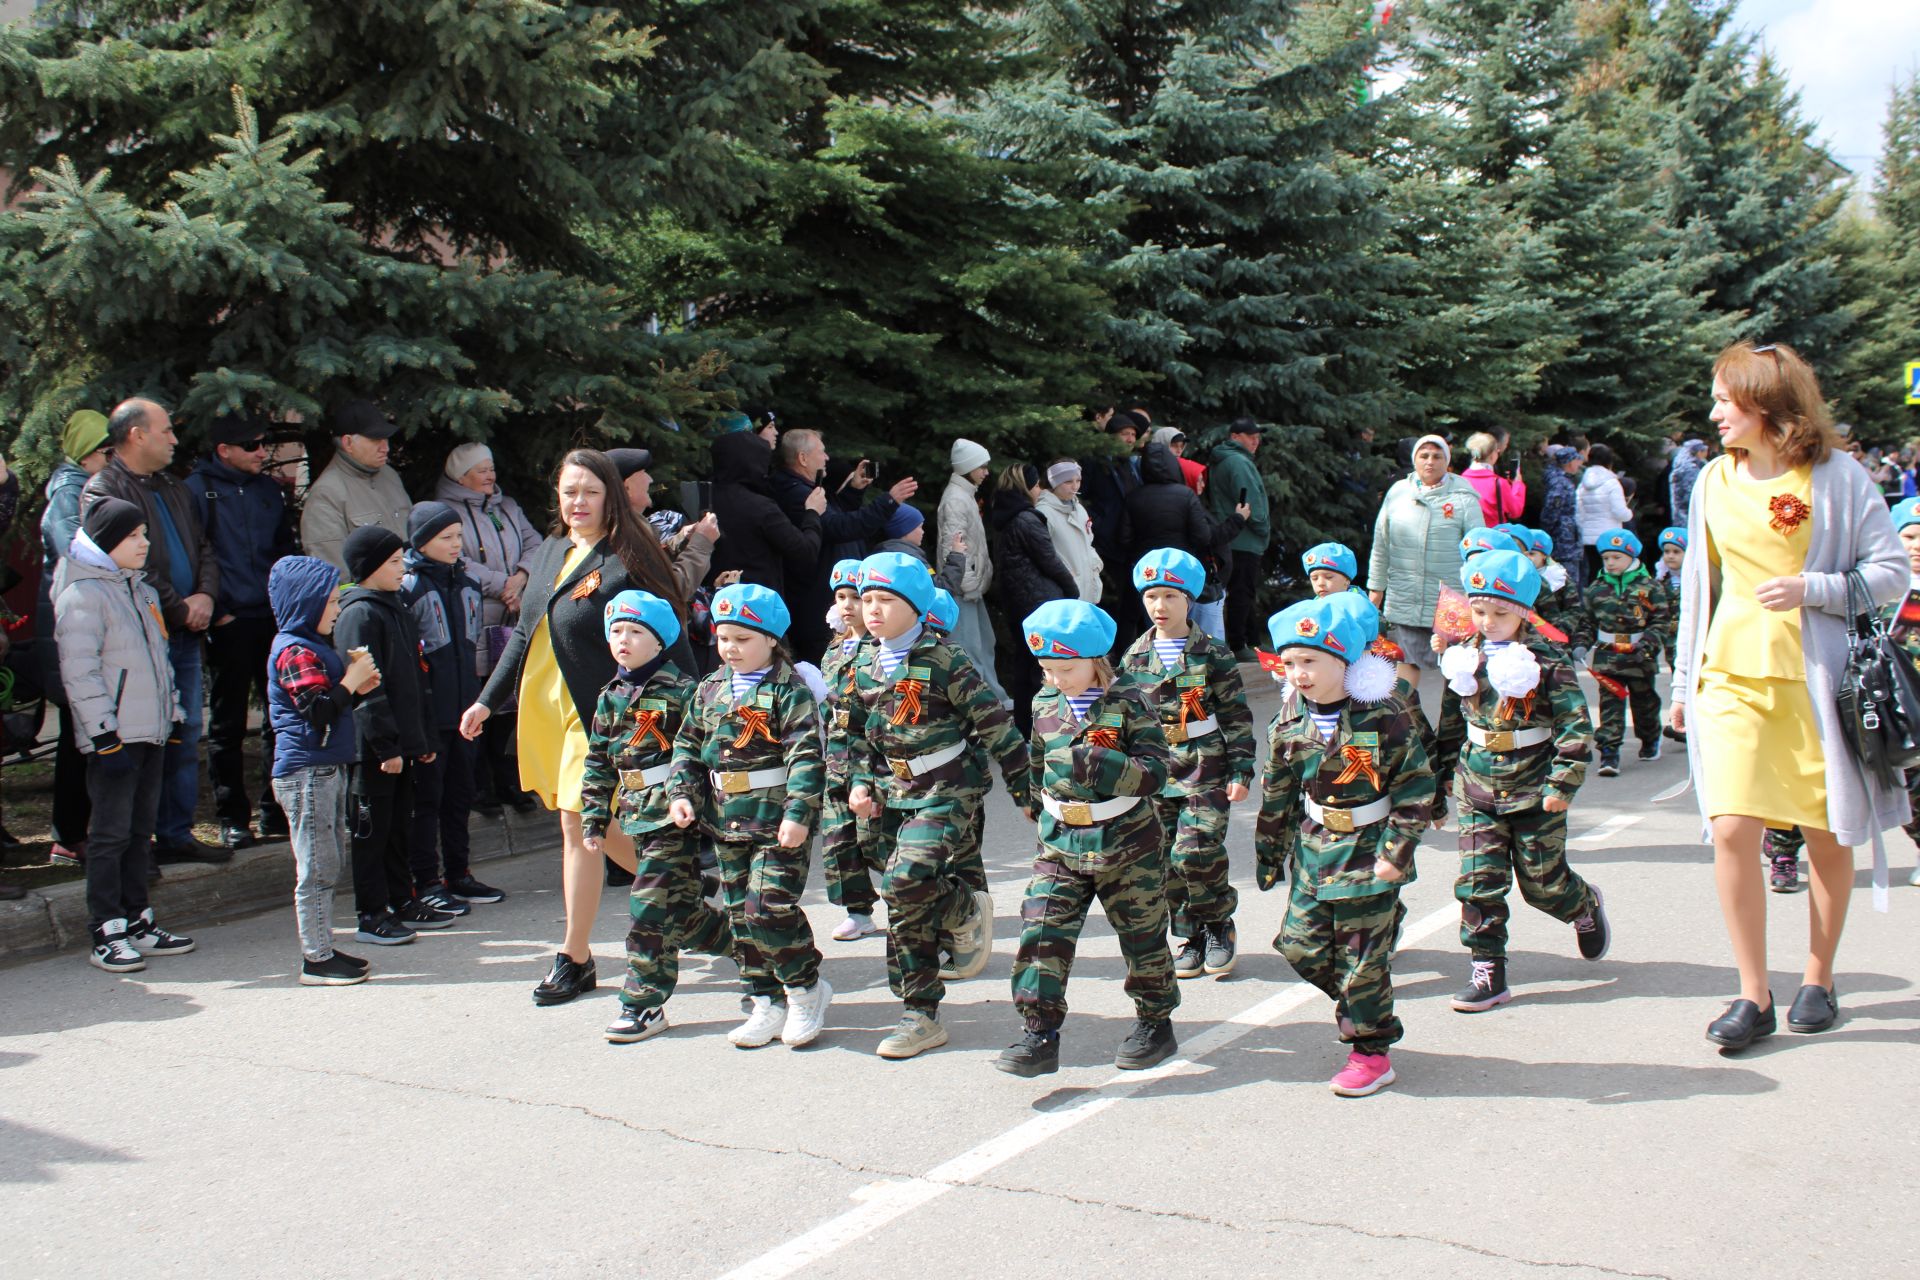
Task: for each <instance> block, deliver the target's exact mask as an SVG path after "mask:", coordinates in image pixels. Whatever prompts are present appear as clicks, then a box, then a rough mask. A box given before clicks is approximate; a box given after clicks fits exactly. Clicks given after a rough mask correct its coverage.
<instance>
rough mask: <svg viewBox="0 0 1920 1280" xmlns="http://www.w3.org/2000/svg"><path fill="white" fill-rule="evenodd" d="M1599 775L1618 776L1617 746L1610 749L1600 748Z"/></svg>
mask: <svg viewBox="0 0 1920 1280" xmlns="http://www.w3.org/2000/svg"><path fill="white" fill-rule="evenodd" d="M1600 776H1601V777H1603V778H1617V777H1619V776H1620V751H1619V749H1618V748H1617V747H1616V748H1614V749H1611V750H1609V749H1608V748H1606V747H1602V748H1600Z"/></svg>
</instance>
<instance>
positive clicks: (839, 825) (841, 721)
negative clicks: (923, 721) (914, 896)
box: [820, 558, 885, 942]
mask: <svg viewBox="0 0 1920 1280" xmlns="http://www.w3.org/2000/svg"><path fill="white" fill-rule="evenodd" d="M829 581H830V583H831V585H832V587H833V609H832V611H831V612H830V613H829V614H828V615H827V616H828V621H829V623H830V625H831V626H832V628H833V639H832V640H830V641H828V642H827V651H826V653H825V654H824V655H823V656H822V657H821V659H820V677H821V679H823V680H824V681H826V685H827V699H828V701H827V705H826V706H825V707H822V708H821V713H822V715H824V716H825V718H826V728H827V745H826V766H827V783H826V790H825V791H824V792H823V793H822V794H821V797H820V856H821V858H822V860H823V861H824V862H825V863H826V873H827V901H828V902H831V903H832V904H833V905H834V906H836V907H839V908H840V909H841V910H843V911H845V912H846V913H847V918H846V919H844V920H842V921H841V922H840V923H839V925H838V926H837V927H836V928H835V929H834V931H833V940H834V941H835V942H855V941H858V940H859V939H861V938H869V937H872V936H873V935H874V934H876V933H879V932H880V926H879V925H877V924H875V923H874V922H873V907H874V903H875V902H877V901H878V900H879V899H878V897H877V896H876V895H875V893H874V888H873V877H874V874H875V873H876V872H879V871H883V870H885V866H884V864H882V863H881V861H880V857H879V846H878V845H877V844H876V843H875V842H874V838H873V828H872V827H871V826H869V825H868V823H867V820H866V819H865V818H862V817H860V816H859V815H857V814H855V813H854V811H853V810H852V809H850V808H849V807H848V806H847V793H848V791H849V790H851V789H852V787H853V777H852V765H851V759H852V757H851V756H850V754H849V752H848V747H847V726H848V725H849V724H850V723H851V722H852V707H853V673H854V668H855V666H856V665H857V664H858V663H859V661H860V660H861V658H862V657H866V656H870V655H871V651H872V646H873V642H872V640H871V639H869V637H868V636H867V620H866V615H865V613H863V612H862V611H861V608H860V562H859V561H858V560H854V559H851V558H849V559H846V560H841V561H839V562H838V563H836V564H835V565H834V566H833V572H832V575H831V577H830V579H829Z"/></svg>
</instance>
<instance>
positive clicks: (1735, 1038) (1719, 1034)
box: [1707, 994, 1779, 1049]
mask: <svg viewBox="0 0 1920 1280" xmlns="http://www.w3.org/2000/svg"><path fill="white" fill-rule="evenodd" d="M1778 1026H1779V1024H1778V1023H1777V1022H1775V1020H1774V1010H1773V997H1772V995H1771V994H1769V995H1768V997H1767V1011H1766V1012H1765V1013H1762V1012H1760V1006H1759V1005H1757V1004H1755V1003H1754V1002H1753V1001H1751V1000H1735V1001H1734V1002H1733V1003H1732V1004H1730V1005H1728V1006H1727V1011H1726V1012H1725V1013H1723V1014H1721V1015H1720V1016H1719V1017H1717V1018H1715V1019H1714V1020H1713V1021H1712V1022H1710V1023H1708V1024H1707V1039H1709V1040H1711V1041H1713V1042H1714V1043H1715V1044H1717V1045H1719V1046H1720V1047H1721V1048H1723V1049H1744V1048H1746V1047H1747V1046H1748V1045H1750V1044H1752V1043H1753V1042H1754V1041H1755V1040H1758V1039H1759V1038H1760V1037H1761V1036H1770V1035H1772V1034H1773V1033H1774V1032H1775V1031H1776V1030H1777V1029H1778Z"/></svg>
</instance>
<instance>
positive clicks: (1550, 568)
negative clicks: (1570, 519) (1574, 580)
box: [1522, 529, 1582, 644]
mask: <svg viewBox="0 0 1920 1280" xmlns="http://www.w3.org/2000/svg"><path fill="white" fill-rule="evenodd" d="M1522 534H1523V536H1524V537H1525V539H1526V543H1527V559H1528V561H1530V562H1531V563H1532V565H1533V567H1534V568H1535V569H1538V570H1539V571H1540V595H1539V597H1538V598H1537V599H1536V600H1535V601H1534V602H1533V612H1534V613H1535V614H1536V615H1537V616H1538V617H1539V619H1540V620H1541V621H1542V622H1544V623H1546V624H1547V625H1548V626H1550V627H1552V628H1554V629H1555V630H1556V631H1558V632H1559V633H1560V634H1561V635H1563V636H1566V637H1567V639H1566V640H1564V641H1560V642H1559V643H1562V644H1571V643H1573V637H1574V636H1576V635H1579V634H1580V632H1581V622H1580V615H1581V612H1582V610H1581V605H1580V592H1579V591H1578V590H1577V589H1574V588H1569V587H1568V585H1567V567H1566V566H1565V565H1563V564H1561V563H1560V562H1559V561H1558V560H1555V559H1554V558H1553V535H1552V534H1550V533H1548V532H1547V531H1546V530H1545V529H1525V530H1523V531H1522Z"/></svg>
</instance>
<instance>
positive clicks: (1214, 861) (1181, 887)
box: [1153, 787, 1240, 938]
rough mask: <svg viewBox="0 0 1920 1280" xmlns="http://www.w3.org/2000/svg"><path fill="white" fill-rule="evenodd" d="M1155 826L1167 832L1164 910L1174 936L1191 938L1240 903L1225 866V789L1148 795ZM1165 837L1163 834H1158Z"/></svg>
mask: <svg viewBox="0 0 1920 1280" xmlns="http://www.w3.org/2000/svg"><path fill="white" fill-rule="evenodd" d="M1153 807H1154V810H1155V812H1156V813H1157V814H1158V816H1159V818H1160V829H1161V831H1162V832H1163V833H1168V834H1171V836H1172V843H1171V846H1170V848H1169V850H1168V865H1167V910H1168V912H1169V913H1170V915H1171V917H1172V929H1173V933H1174V935H1175V936H1176V937H1181V938H1191V937H1193V936H1194V934H1195V932H1197V931H1198V930H1199V928H1200V927H1201V926H1202V925H1210V924H1219V925H1223V924H1227V923H1229V922H1230V921H1231V920H1232V919H1233V913H1234V912H1235V911H1236V910H1238V909H1239V906H1240V891H1239V890H1237V889H1235V888H1234V887H1233V882H1232V880H1231V879H1230V878H1229V877H1228V867H1227V789H1226V788H1225V787H1215V788H1212V789H1210V790H1207V791H1200V792H1196V793H1194V794H1192V795H1184V796H1181V795H1168V794H1167V793H1165V792H1162V793H1160V794H1159V795H1157V796H1155V797H1154V798H1153ZM1163 838H1164V835H1163Z"/></svg>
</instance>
